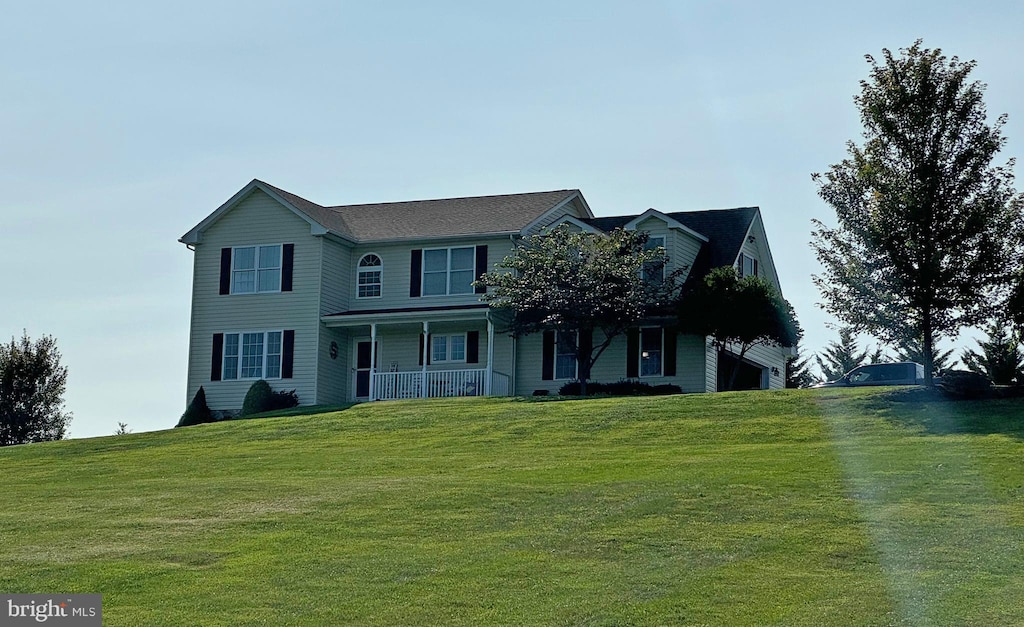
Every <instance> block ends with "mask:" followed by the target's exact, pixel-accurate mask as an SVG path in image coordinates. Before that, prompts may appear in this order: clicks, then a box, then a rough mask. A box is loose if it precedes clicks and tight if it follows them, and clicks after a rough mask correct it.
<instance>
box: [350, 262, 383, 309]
mask: <svg viewBox="0 0 1024 627" xmlns="http://www.w3.org/2000/svg"><path fill="white" fill-rule="evenodd" d="M383 276H384V262H382V261H381V260H380V257H378V256H377V255H374V254H373V253H370V254H369V255H363V258H362V259H360V260H359V276H358V280H357V285H358V287H357V291H356V294H357V295H358V296H359V298H380V287H381V282H382V279H383Z"/></svg>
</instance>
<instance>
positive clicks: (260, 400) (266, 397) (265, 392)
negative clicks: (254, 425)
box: [239, 379, 274, 416]
mask: <svg viewBox="0 0 1024 627" xmlns="http://www.w3.org/2000/svg"><path fill="white" fill-rule="evenodd" d="M273 396H274V392H273V390H271V389H270V384H269V383H267V382H266V381H264V380H263V379H260V380H259V381H256V382H254V383H253V384H252V385H251V386H249V391H248V392H246V393H245V400H244V401H242V412H241V413H240V414H239V416H249V415H251V414H259V413H261V412H265V411H270V403H271V399H272V398H273Z"/></svg>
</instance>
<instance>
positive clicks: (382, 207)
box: [260, 181, 579, 241]
mask: <svg viewBox="0 0 1024 627" xmlns="http://www.w3.org/2000/svg"><path fill="white" fill-rule="evenodd" d="M260 182H261V183H262V184H263V185H266V186H267V187H269V188H271V189H273V190H274V191H275V192H277V193H278V194H280V195H281V196H282V197H283V198H284V199H285V200H287V201H288V202H290V203H291V204H292V205H293V206H294V207H295V208H296V209H298V210H299V211H302V212H303V213H305V214H306V215H308V216H309V217H310V218H312V219H313V220H315V221H317V222H318V223H320V224H321V225H323V226H324V227H326V228H328V229H330V230H331V231H334V232H336V233H339V234H342V235H346V236H348V237H350V238H352V239H355V240H358V241H379V240H397V239H416V238H423V237H443V236H453V235H477V234H483V233H513V232H518V231H521V230H522V229H523V228H524V227H526V226H527V225H529V224H530V223H531V222H533V221H534V220H536V219H537V218H539V217H540V216H542V215H543V214H544V213H545V212H547V211H548V210H550V209H551V208H553V207H554V206H555V205H557V204H559V203H560V202H562V201H564V200H566V199H567V198H569V197H570V196H573V195H574V194H578V193H579V190H575V189H561V190H557V191H550V192H533V193H527V194H504V195H500V196H474V197H468V198H443V199H438V200H410V201H405V202H388V203H375V204H366V205H341V206H335V207H324V206H321V205H318V204H316V203H314V202H310V201H308V200H306V199H305V198H302V197H300V196H296V195H295V194H292V193H289V192H286V191H284V190H283V189H279V188H277V187H274V186H273V185H270V184H268V183H263V182H262V181H260Z"/></svg>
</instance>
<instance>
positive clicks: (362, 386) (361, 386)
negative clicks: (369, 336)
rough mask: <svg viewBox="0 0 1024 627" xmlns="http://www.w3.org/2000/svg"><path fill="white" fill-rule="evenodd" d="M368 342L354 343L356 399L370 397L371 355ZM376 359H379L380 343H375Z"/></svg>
mask: <svg viewBox="0 0 1024 627" xmlns="http://www.w3.org/2000/svg"><path fill="white" fill-rule="evenodd" d="M372 353H373V351H371V350H370V342H369V340H367V341H365V342H357V343H356V398H369V397H370V368H371V363H370V359H371V355H372ZM377 358H378V360H379V359H380V342H378V343H377Z"/></svg>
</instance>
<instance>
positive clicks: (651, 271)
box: [476, 225, 685, 395]
mask: <svg viewBox="0 0 1024 627" xmlns="http://www.w3.org/2000/svg"><path fill="white" fill-rule="evenodd" d="M649 239H650V238H649V236H648V234H647V233H645V232H642V231H625V230H622V229H616V230H614V231H612V232H611V233H607V234H602V233H588V232H585V231H573V230H571V229H570V228H569V227H568V226H565V225H561V226H558V227H556V228H554V229H552V230H550V231H545V232H544V233H541V234H539V235H533V236H530V237H525V238H523V239H521V240H519V241H517V242H516V247H515V250H514V251H513V254H512V255H509V256H508V257H505V259H504V260H503V261H502V262H501V264H500V265H499V268H498V269H497V270H495V271H492V272H488V273H487V274H485V275H483V276H481V277H480V279H479V280H478V281H477V282H476V285H485V286H487V287H489V288H491V289H490V290H489V291H488V292H487V293H486V294H485V295H484V296H482V297H481V298H482V299H483V300H484V301H486V302H488V303H490V305H491V307H493V308H495V309H496V310H498V311H499V312H504V313H505V314H506V319H507V320H508V324H507V325H506V328H505V329H504V330H505V331H507V332H509V333H510V334H512V335H514V336H517V337H518V336H523V335H528V334H531V333H537V332H542V331H558V332H559V333H560V342H561V343H562V345H563V346H565V347H566V348H567V349H568V351H570V352H571V353H572V354H573V355H574V356H575V358H576V364H577V378H578V379H579V382H580V393H581V394H583V395H586V393H587V381H588V380H589V379H590V372H591V369H592V368H593V366H594V363H595V362H597V360H598V359H599V358H600V357H601V355H602V354H603V353H604V351H605V349H607V348H608V346H610V345H611V343H612V340H614V339H615V338H616V337H618V336H620V335H622V334H624V333H625V332H626V331H627V330H628V329H630V328H631V327H634V326H635V325H636V324H637V323H638V322H640V321H641V320H643V319H644V318H646V317H647V316H650V315H652V314H659V313H660V314H662V316H665V315H667V314H670V313H671V305H672V303H673V302H674V300H675V298H676V296H677V295H678V294H677V293H678V285H679V276H680V274H681V273H682V272H683V271H684V270H685V268H679V269H677V270H676V271H675V272H672V273H668V274H667V275H666V274H665V273H664V272H663V268H664V265H665V263H666V262H667V261H668V259H667V257H666V256H665V249H664V248H662V247H661V246H657V247H653V248H652V247H650V246H649V245H648V241H649ZM654 277H657V278H656V279H655V278H654Z"/></svg>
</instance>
